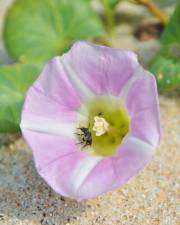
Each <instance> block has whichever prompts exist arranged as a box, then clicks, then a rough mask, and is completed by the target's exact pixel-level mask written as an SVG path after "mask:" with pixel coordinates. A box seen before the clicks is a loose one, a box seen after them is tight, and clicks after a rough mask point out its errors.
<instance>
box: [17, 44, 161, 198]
mask: <svg viewBox="0 0 180 225" xmlns="http://www.w3.org/2000/svg"><path fill="white" fill-rule="evenodd" d="M21 130H22V133H23V135H24V137H25V139H26V140H27V142H28V144H29V145H30V147H31V148H32V152H33V156H34V160H35V165H36V168H37V171H38V173H39V174H40V175H41V176H42V177H43V178H44V180H45V181H46V182H47V183H48V184H49V185H50V186H51V187H52V188H53V189H54V190H55V191H56V192H57V193H59V194H61V195H63V196H66V197H70V198H73V199H77V200H83V199H89V198H94V197H97V196H98V195H101V194H103V193H105V192H108V191H112V190H113V189H115V188H118V187H120V186H121V185H123V184H124V183H126V182H127V181H128V179H129V178H130V177H132V176H134V175H136V174H137V173H138V171H139V170H141V169H142V168H143V167H144V166H145V165H146V164H147V163H148V162H149V161H150V160H151V159H152V156H153V154H154V150H155V148H156V146H157V145H158V143H159V139H160V122H159V103H158V94H157V88H156V81H155V78H154V76H153V75H151V74H150V73H149V72H148V71H146V70H144V69H143V68H142V67H141V66H140V64H139V63H138V61H137V57H136V55H135V54H134V53H133V52H131V51H128V50H123V49H112V48H109V47H105V46H98V45H95V44H90V43H86V42H76V43H75V44H74V45H73V46H72V47H71V49H70V50H69V52H67V53H65V54H64V55H62V56H57V57H55V58H53V59H52V60H51V61H50V62H49V63H47V64H46V65H45V66H44V68H43V70H42V72H41V74H40V76H39V77H38V79H37V80H36V81H35V82H34V84H33V85H32V86H31V87H30V89H29V91H28V93H27V96H26V100H25V104H24V107H23V112H22V118H21Z"/></svg>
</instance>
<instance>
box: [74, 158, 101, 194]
mask: <svg viewBox="0 0 180 225" xmlns="http://www.w3.org/2000/svg"><path fill="white" fill-rule="evenodd" d="M102 159H103V157H95V156H87V157H86V158H85V159H83V160H82V161H81V162H79V165H78V166H77V167H76V169H75V170H74V172H73V175H72V181H71V182H72V184H71V185H72V191H73V194H74V195H75V196H76V195H77V192H78V190H79V188H80V187H81V185H82V184H83V182H84V181H85V179H86V178H87V177H88V175H89V174H90V172H91V171H92V170H93V168H95V166H96V165H97V164H98V163H99V162H100V161H101V160H102Z"/></svg>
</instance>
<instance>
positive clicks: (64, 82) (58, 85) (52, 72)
mask: <svg viewBox="0 0 180 225" xmlns="http://www.w3.org/2000/svg"><path fill="white" fill-rule="evenodd" d="M33 86H34V87H35V88H36V89H38V90H39V91H40V92H42V93H43V94H44V96H46V97H47V98H50V99H52V100H53V101H55V102H57V103H59V105H60V106H63V107H67V108H68V109H70V110H77V109H78V108H79V107H80V99H79V96H78V94H77V93H76V92H75V89H74V87H73V86H72V84H71V83H70V81H69V79H68V76H67V74H66V73H65V71H64V68H63V66H62V65H61V62H60V57H55V58H54V59H52V60H51V61H50V62H49V63H48V64H46V65H45V67H44V69H43V71H42V73H41V74H40V76H39V78H38V79H37V80H36V82H35V83H34V84H33Z"/></svg>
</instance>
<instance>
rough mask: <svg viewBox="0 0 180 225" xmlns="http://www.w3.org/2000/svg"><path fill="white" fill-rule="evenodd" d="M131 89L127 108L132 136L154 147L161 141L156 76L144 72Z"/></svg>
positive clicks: (127, 98)
mask: <svg viewBox="0 0 180 225" xmlns="http://www.w3.org/2000/svg"><path fill="white" fill-rule="evenodd" d="M141 72H142V73H143V76H139V77H138V78H137V79H136V80H135V81H134V82H133V83H132V84H131V86H130V87H129V90H128V93H127V97H126V107H127V109H128V111H129V114H130V117H131V124H130V134H132V135H133V136H136V137H138V138H140V139H142V140H144V141H146V142H148V143H150V144H152V145H154V146H157V144H158V143H159V139H160V119H159V102H158V94H157V87H156V81H155V78H154V76H152V75H150V74H149V73H148V72H147V71H144V70H142V71H141Z"/></svg>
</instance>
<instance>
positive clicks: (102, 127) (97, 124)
mask: <svg viewBox="0 0 180 225" xmlns="http://www.w3.org/2000/svg"><path fill="white" fill-rule="evenodd" d="M108 130H109V123H108V122H107V121H106V120H105V119H104V118H103V117H99V116H95V117H94V126H93V131H95V132H96V136H101V135H103V134H105V133H106V132H107V131H108Z"/></svg>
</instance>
